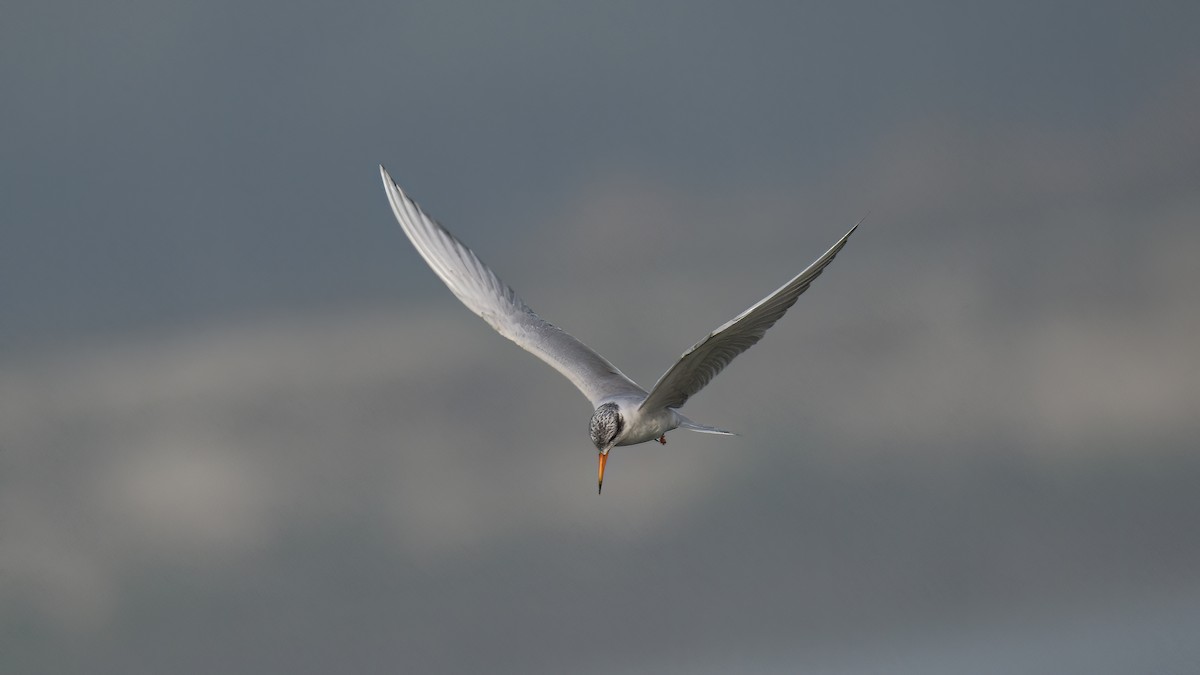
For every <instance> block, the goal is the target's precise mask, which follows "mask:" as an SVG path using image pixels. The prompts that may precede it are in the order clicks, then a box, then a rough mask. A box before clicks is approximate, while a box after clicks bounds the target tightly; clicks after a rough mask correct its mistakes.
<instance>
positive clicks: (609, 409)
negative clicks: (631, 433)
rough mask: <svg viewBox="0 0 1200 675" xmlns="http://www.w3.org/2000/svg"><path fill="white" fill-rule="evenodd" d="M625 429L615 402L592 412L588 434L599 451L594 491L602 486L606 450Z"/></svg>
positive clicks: (606, 457) (606, 455) (610, 447)
mask: <svg viewBox="0 0 1200 675" xmlns="http://www.w3.org/2000/svg"><path fill="white" fill-rule="evenodd" d="M624 429H625V418H623V417H621V411H620V409H619V408H618V407H617V404H616V403H605V404H604V405H602V406H600V407H599V408H596V412H594V413H592V420H591V422H590V423H589V424H588V434H590V435H591V437H592V445H595V446H596V451H597V452H599V453H600V455H599V459H600V466H599V469H597V472H596V483H597V486H596V491H597V492H599V491H600V490H602V489H603V488H604V463H605V462H606V461H607V460H608V451H609V450H611V449H612V447H613V446H614V445H616V444H617V438H618V437H619V436H620V435H621V431H623V430H624Z"/></svg>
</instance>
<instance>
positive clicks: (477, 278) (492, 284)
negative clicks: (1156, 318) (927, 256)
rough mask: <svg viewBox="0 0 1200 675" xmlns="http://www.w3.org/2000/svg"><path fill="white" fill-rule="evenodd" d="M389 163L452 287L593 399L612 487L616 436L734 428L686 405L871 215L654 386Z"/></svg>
mask: <svg viewBox="0 0 1200 675" xmlns="http://www.w3.org/2000/svg"><path fill="white" fill-rule="evenodd" d="M379 173H380V174H381V176H382V177H383V187H384V189H385V191H386V192H387V197H388V201H389V202H391V205H392V213H394V214H395V216H396V220H398V221H400V227H402V228H403V229H404V233H405V234H406V235H408V238H409V240H410V241H412V243H413V246H415V247H416V249H417V252H418V253H420V254H421V257H422V258H424V259H425V262H427V263H429V267H431V268H432V269H433V271H434V273H436V274H437V275H438V277H440V278H441V280H442V281H443V282H445V283H446V286H447V287H449V288H450V292H452V293H454V295H455V296H457V297H458V299H459V300H461V301H462V303H463V304H464V305H466V306H467V309H470V310H471V311H472V312H474V313H475V314H477V315H479V316H480V317H481V318H482V319H483V320H484V321H486V322H487V323H488V325H490V326H491V327H492V328H494V329H495V330H496V332H498V333H500V334H501V335H503V336H504V337H506V338H508V339H509V340H512V341H513V342H515V343H517V344H518V345H519V346H521V347H522V348H524V349H526V350H528V351H529V352H531V353H532V354H533V355H534V356H537V357H538V358H540V359H541V360H543V361H545V362H546V363H548V364H550V365H551V366H552V367H553V368H554V369H555V370H557V371H558V372H560V373H562V374H563V375H565V376H566V378H567V379H568V380H570V381H571V383H572V384H574V385H575V386H576V387H578V388H579V391H581V392H583V395H584V396H586V397H587V398H588V400H589V401H591V403H592V405H593V406H594V407H595V411H594V412H593V413H592V419H591V421H590V423H589V424H588V433H589V434H590V435H591V438H592V444H593V445H595V446H596V451H597V452H598V453H599V466H598V468H597V472H596V483H597V485H596V491H597V492H600V491H601V490H603V489H604V464H605V462H606V461H607V460H608V453H609V451H610V450H612V449H613V448H614V447H616V446H619V445H635V444H637V443H645V442H647V441H653V440H657V441H658V442H659V443H663V444H665V443H666V442H667V439H666V433H667V432H668V431H671V430H672V429H676V428H683V429H690V430H692V431H699V432H703V433H708V434H724V435H727V436H731V435H733V433H732V432H729V431H725V430H724V429H718V428H716V427H710V426H706V425H703V424H697V423H696V422H693V421H692V420H690V419H688V418H687V417H684V416H683V414H682V413H680V412H679V408H680V407H681V406H682V405H683V404H684V403H686V402H687V400H688V398H689V397H691V396H692V395H693V394H695V393H696V392H698V391H700V390H701V389H703V388H704V385H706V384H708V383H709V382H710V381H711V380H712V379H713V378H714V377H716V375H717V373H719V372H721V370H722V369H724V368H725V366H727V365H729V362H730V361H732V360H733V359H734V357H736V356H737V355H738V354H741V353H742V352H744V351H746V350H747V349H749V348H750V347H751V346H753V345H754V344H755V343H757V342H758V341H759V340H761V339H762V336H763V335H764V334H765V333H766V332H767V329H768V328H770V327H771V326H773V325H775V322H776V321H778V320H779V319H780V317H782V316H783V315H784V313H785V312H787V311H788V309H789V308H790V307H791V306H792V305H794V304H795V303H796V299H797V298H798V297H800V294H801V293H803V292H804V291H806V290H808V287H809V285H810V284H811V283H812V281H813V279H816V278H817V277H818V276H819V275H820V274H821V272H822V271H823V270H824V269H825V267H826V266H827V265H829V263H830V262H831V261H832V260H833V258H834V256H836V255H837V254H838V251H841V250H842V247H843V246H845V245H846V240H847V239H849V238H850V235H851V234H854V231H855V230H857V229H858V225H861V224H862V221H861V220H860V221H859V222H858V224H856V225H855V226H854V227H852V228H850V231H849V232H847V233H846V234H845V235H844V236H843V237H842V238H841V239H839V240H838V241H837V243H836V244H834V245H833V246H832V247H831V248H830V249H829V250H828V251H826V252H825V253H824V254H823V255H821V257H819V258H817V259H816V260H815V261H813V263H812V264H811V265H809V266H808V268H807V269H805V270H804V271H803V272H801V273H800V274H797V275H796V276H795V277H793V278H792V279H791V280H790V281H788V282H787V283H786V284H784V285H783V286H781V287H779V290H777V291H775V292H774V293H771V294H770V295H768V296H767V297H765V298H763V299H762V300H760V301H758V302H757V303H755V304H754V306H752V307H750V308H749V309H747V310H746V311H744V312H742V313H741V314H739V315H737V316H736V317H734V318H733V319H732V320H731V321H728V322H726V323H725V324H724V325H722V326H720V327H719V328H717V329H716V330H714V331H713V332H712V333H710V334H709V335H708V336H707V337H705V338H704V339H703V340H701V341H699V342H697V343H696V344H695V345H693V346H692V348H691V349H689V350H687V351H686V352H684V353H683V356H681V357H680V358H679V360H678V361H676V362H675V365H673V366H671V368H670V369H668V370H667V372H666V373H664V374H663V376H662V377H660V378H658V382H657V383H655V385H654V386H653V387H651V389H650V391H649V392H647V391H646V390H645V389H642V388H641V387H639V386H638V385H637V384H636V383H635V382H634V381H633V380H631V379H629V378H628V377H626V376H625V374H624V373H622V372H621V371H620V370H618V369H617V367H616V366H614V365H613V364H612V363H610V362H609V361H608V359H606V358H604V357H603V356H601V355H600V354H598V353H596V352H595V351H594V350H592V349H591V348H590V347H588V346H587V345H585V344H583V343H582V342H580V341H579V340H576V339H575V338H574V337H571V335H569V334H568V333H567V332H566V331H564V330H562V329H561V328H559V327H557V326H555V325H554V324H552V323H550V322H548V321H546V320H545V319H543V318H541V317H540V316H538V315H537V314H535V313H534V312H533V310H532V309H530V308H529V306H528V305H526V304H525V302H524V301H523V300H521V298H520V297H519V296H517V294H516V292H515V291H513V289H512V288H510V287H509V286H508V285H507V284H505V283H504V282H503V281H501V280H500V278H499V277H497V276H496V273H495V272H493V271H492V270H491V269H489V268H488V266H487V265H484V264H483V261H481V260H480V259H479V257H478V256H476V255H475V253H474V252H472V251H471V249H469V248H467V247H466V245H464V244H463V243H462V242H461V241H459V240H458V239H457V238H455V236H454V235H452V234H450V233H449V232H448V231H446V228H444V227H442V226H441V225H439V224H438V223H437V221H435V220H434V219H432V218H430V217H429V216H427V215H425V212H424V211H422V210H421V207H420V206H418V205H417V203H416V202H414V201H413V200H412V199H410V198H409V197H408V195H406V194H405V193H404V191H403V190H401V189H400V186H399V185H397V184H396V182H395V181H394V180H392V177H391V176H390V175H389V174H388V172H387V169H385V168H384V167H383V165H380V166H379Z"/></svg>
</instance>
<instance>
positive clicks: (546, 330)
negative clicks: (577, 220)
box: [379, 165, 646, 405]
mask: <svg viewBox="0 0 1200 675" xmlns="http://www.w3.org/2000/svg"><path fill="white" fill-rule="evenodd" d="M379 172H380V175H381V176H382V177H383V186H384V189H385V190H386V191H387V196H388V201H389V202H390V203H391V205H392V213H393V214H395V216H396V220H397V221H399V223H400V227H401V228H403V229H404V233H405V234H406V235H408V239H409V241H411V242H412V244H413V246H414V247H416V249H417V252H418V253H420V254H421V257H422V258H424V259H425V262H426V263H428V264H429V267H430V268H431V269H432V270H433V271H434V273H435V274H437V275H438V277H439V278H441V280H442V281H443V282H445V284H446V286H447V287H448V288H449V289H450V292H451V293H454V295H455V296H456V297H457V298H458V299H459V300H461V301H462V303H463V304H464V305H466V306H467V309H470V310H471V311H472V312H474V313H475V314H477V315H478V316H480V317H481V318H483V320H484V321H486V322H487V323H488V325H490V326H491V327H492V328H494V329H495V330H496V332H498V333H500V334H501V335H503V336H504V337H506V338H508V339H509V340H512V341H513V342H515V343H517V344H518V345H519V346H521V347H522V348H524V349H525V350H527V351H529V352H530V353H532V354H533V355H534V356H536V357H538V358H539V359H541V360H543V361H545V362H546V363H548V364H550V365H551V366H553V367H554V369H555V370H557V371H558V372H560V373H562V374H563V375H565V376H566V378H567V379H568V380H570V381H571V382H572V383H573V384H574V385H575V386H576V387H578V388H579V390H580V391H582V392H583V395H584V396H586V397H587V398H588V400H590V401H591V402H592V405H599V403H600V401H602V400H603V399H605V398H607V397H610V396H617V395H638V396H645V395H646V390H644V389H642V388H641V387H639V386H638V385H637V384H635V383H634V381H633V380H631V379H629V378H628V377H626V376H625V374H624V373H622V372H621V371H620V370H618V369H617V367H616V366H614V365H613V364H611V363H609V362H608V360H607V359H605V358H604V357H603V356H601V355H599V354H597V353H596V352H595V351H593V350H592V349H591V348H590V347H588V346H587V345H585V344H583V343H582V342H580V341H579V340H576V339H575V338H573V337H571V336H570V335H569V334H568V333H567V332H566V331H564V330H562V329H561V328H558V327H557V326H555V325H554V324H551V323H550V322H548V321H546V320H544V319H542V318H541V317H539V316H538V315H537V314H535V313H534V311H533V310H532V309H530V308H529V306H528V305H526V304H525V302H524V301H523V300H521V298H520V297H519V296H518V295H517V294H516V292H515V291H513V289H512V288H511V287H509V286H508V285H507V284H505V283H504V282H503V281H501V280H500V278H499V277H497V276H496V274H495V272H492V270H490V269H488V267H487V265H485V264H483V261H482V260H480V259H479V257H478V256H476V255H475V253H473V252H472V251H471V249H469V248H467V247H466V246H465V245H464V244H463V243H462V242H460V241H459V240H458V239H456V238H455V237H454V235H452V234H450V233H449V232H448V231H446V229H445V228H444V227H442V226H441V225H439V224H438V223H437V222H436V221H434V220H433V219H432V218H430V217H429V216H427V215H425V212H424V211H422V210H421V207H419V206H418V205H417V203H416V202H414V201H413V200H412V199H409V197H408V195H406V194H404V191H403V190H401V189H400V186H399V185H397V184H396V182H395V181H394V180H392V177H391V176H390V175H388V172H387V169H385V168H383V166H382V165H381V166H380V167H379Z"/></svg>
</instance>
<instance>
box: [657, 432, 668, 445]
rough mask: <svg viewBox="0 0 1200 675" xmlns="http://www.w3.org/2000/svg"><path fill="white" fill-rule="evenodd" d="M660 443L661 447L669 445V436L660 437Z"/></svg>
mask: <svg viewBox="0 0 1200 675" xmlns="http://www.w3.org/2000/svg"><path fill="white" fill-rule="evenodd" d="M658 443H659V445H666V444H667V435H666V434H663V435H662V436H659V437H658Z"/></svg>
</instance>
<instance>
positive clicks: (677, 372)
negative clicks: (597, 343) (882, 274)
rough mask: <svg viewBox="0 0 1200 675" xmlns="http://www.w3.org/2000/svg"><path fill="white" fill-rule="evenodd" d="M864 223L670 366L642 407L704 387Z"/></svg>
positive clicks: (673, 401)
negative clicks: (777, 288)
mask: <svg viewBox="0 0 1200 675" xmlns="http://www.w3.org/2000/svg"><path fill="white" fill-rule="evenodd" d="M861 224H862V221H861V220H860V221H858V224H856V225H855V226H854V227H852V228H850V231H849V232H847V233H846V234H845V236H843V237H842V238H841V239H839V240H838V242H837V243H836V244H834V245H833V246H832V247H831V248H830V249H829V250H828V251H826V252H825V254H824V255H822V256H821V257H820V258H817V259H816V260H815V261H813V263H812V264H811V265H809V266H808V268H807V269H805V270H804V271H803V272H801V273H800V274H797V275H796V276H795V277H793V278H792V280H791V281H789V282H787V283H786V284H784V285H783V286H781V287H780V288H779V290H777V291H775V292H774V293H772V294H770V295H768V296H767V297H765V298H763V299H762V300H760V301H759V302H757V303H756V304H755V305H754V306H752V307H750V308H749V309H747V310H746V311H744V312H742V313H741V314H739V315H737V316H736V317H735V318H734V319H733V320H731V321H729V322H727V323H725V324H724V325H722V326H721V327H719V328H717V329H716V330H715V331H713V332H712V333H710V334H709V335H708V337H706V338H704V339H703V340H701V341H700V342H697V343H696V344H695V345H693V346H692V348H691V349H689V350H687V351H686V352H684V353H683V356H681V357H680V358H679V360H678V361H676V362H675V365H673V366H671V368H670V370H668V371H667V372H666V373H663V376H662V377H660V378H659V379H658V382H657V383H656V384H655V385H654V388H653V389H651V390H650V395H649V396H648V397H646V400H645V401H643V402H642V405H641V407H640V409H641V410H644V411H654V410H660V409H663V408H678V407H680V406H682V405H683V404H684V403H685V402H687V400H688V398H690V397H691V396H692V395H693V394H695V393H696V392H698V391H700V390H701V389H703V388H704V386H705V385H706V384H708V383H709V382H711V381H712V379H713V378H714V377H716V376H717V373H720V372H721V371H722V370H723V369H724V368H725V366H728V365H729V362H730V361H733V359H734V358H735V357H737V355H738V354H741V353H742V352H744V351H746V350H747V349H749V348H750V347H752V346H754V345H755V343H757V342H758V341H759V340H761V339H762V337H763V335H765V334H766V332H767V329H769V328H770V327H771V326H774V325H775V322H776V321H778V320H779V319H780V318H781V317H782V316H783V315H784V314H785V313H786V312H787V311H788V309H790V308H791V306H792V305H794V304H796V299H797V298H799V297H800V294H801V293H803V292H804V291H806V290H808V287H809V285H811V284H812V282H813V279H816V278H817V277H818V276H820V274H821V272H822V271H823V270H824V269H825V267H826V266H827V265H829V263H830V262H832V261H833V258H834V256H836V255H837V254H838V251H841V250H842V247H843V246H845V245H846V241H847V240H848V239H849V238H850V235H852V234H854V231H855V230H857V229H858V225H861Z"/></svg>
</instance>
